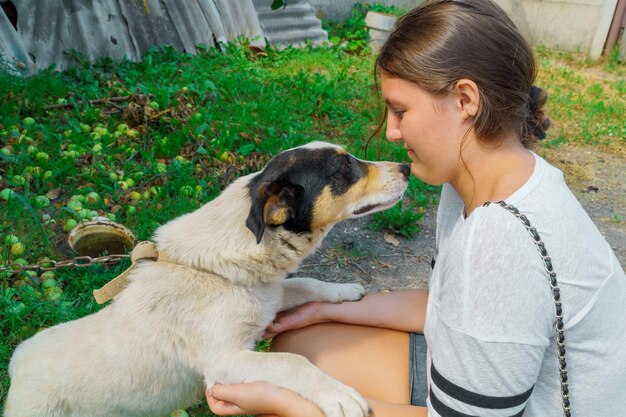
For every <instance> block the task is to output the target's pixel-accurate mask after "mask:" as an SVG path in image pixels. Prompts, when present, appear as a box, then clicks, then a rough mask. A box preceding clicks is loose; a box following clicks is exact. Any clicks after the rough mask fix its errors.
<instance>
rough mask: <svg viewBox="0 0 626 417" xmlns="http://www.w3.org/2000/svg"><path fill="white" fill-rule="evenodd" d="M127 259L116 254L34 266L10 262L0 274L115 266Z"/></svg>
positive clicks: (80, 257) (82, 257) (125, 256)
mask: <svg viewBox="0 0 626 417" xmlns="http://www.w3.org/2000/svg"><path fill="white" fill-rule="evenodd" d="M126 258H130V255H117V254H115V255H106V256H98V257H95V258H92V257H91V256H77V257H75V258H73V259H67V260H64V261H53V260H48V261H43V262H40V263H37V264H32V265H22V264H16V263H12V262H10V261H9V262H8V263H7V264H6V265H5V266H0V272H1V271H11V272H18V271H32V270H37V271H54V270H56V269H59V268H70V267H76V268H83V267H86V266H92V265H113V264H116V263H118V262H119V261H121V260H122V259H126Z"/></svg>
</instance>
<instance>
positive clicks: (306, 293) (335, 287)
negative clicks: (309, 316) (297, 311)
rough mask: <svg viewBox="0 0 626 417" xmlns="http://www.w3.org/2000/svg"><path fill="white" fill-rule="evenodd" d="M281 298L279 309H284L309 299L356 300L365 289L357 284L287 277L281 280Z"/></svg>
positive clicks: (361, 295) (306, 301) (329, 300)
mask: <svg viewBox="0 0 626 417" xmlns="http://www.w3.org/2000/svg"><path fill="white" fill-rule="evenodd" d="M281 285H282V287H283V300H282V304H281V307H280V311H285V310H289V309H292V308H294V307H297V306H299V305H302V304H304V303H308V302H309V301H327V302H331V303H339V302H341V301H356V300H360V299H361V298H363V296H364V295H365V289H363V287H362V286H360V285H359V284H336V283H332V282H324V281H320V280H317V279H314V278H288V279H284V280H282V281H281Z"/></svg>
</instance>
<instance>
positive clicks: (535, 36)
mask: <svg viewBox="0 0 626 417" xmlns="http://www.w3.org/2000/svg"><path fill="white" fill-rule="evenodd" d="M356 1H357V0H310V2H311V5H312V6H313V7H314V8H315V9H316V15H317V16H318V17H319V18H321V19H330V20H342V19H345V18H346V17H348V16H349V15H350V9H351V7H352V5H353V4H354V3H355V2H356ZM375 1H379V2H382V3H385V4H388V5H394V6H397V7H401V8H404V9H410V8H412V7H414V6H416V5H418V4H421V3H422V0H366V1H365V2H367V3H373V2H375ZM495 2H496V3H498V4H499V5H500V6H501V7H502V8H503V9H504V10H506V11H507V13H508V14H509V16H511V18H512V19H513V21H514V22H515V24H516V25H517V26H518V27H519V29H520V30H521V32H522V33H523V34H524V36H525V37H526V39H528V40H529V41H530V42H531V43H532V44H535V45H536V44H543V45H545V46H547V47H550V48H558V49H563V50H581V51H588V52H589V55H590V56H591V57H592V58H597V57H599V56H600V54H601V53H602V48H603V46H604V42H605V41H606V37H607V34H608V31H609V27H610V25H611V19H612V18H613V14H614V12H615V6H616V5H617V0H495ZM625 38H626V35H623V36H622V42H621V45H622V47H623V48H624V42H625V41H624V39H625Z"/></svg>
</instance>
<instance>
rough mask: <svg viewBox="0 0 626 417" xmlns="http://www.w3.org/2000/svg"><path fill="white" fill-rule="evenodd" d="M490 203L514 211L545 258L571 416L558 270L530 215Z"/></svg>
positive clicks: (564, 393) (564, 396)
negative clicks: (555, 270) (553, 264)
mask: <svg viewBox="0 0 626 417" xmlns="http://www.w3.org/2000/svg"><path fill="white" fill-rule="evenodd" d="M490 204H497V205H499V206H500V207H503V208H504V209H506V210H508V211H510V212H511V213H513V215H514V216H515V217H517V219H518V220H519V221H520V222H522V224H523V225H524V227H525V228H526V230H527V231H528V233H530V236H531V238H532V239H533V242H534V243H535V246H537V250H538V251H539V255H540V256H541V259H542V260H543V264H544V268H545V270H546V273H547V274H548V280H549V282H550V288H551V289H552V298H553V299H554V306H555V307H556V324H555V326H554V327H555V330H556V349H557V356H558V359H559V376H560V379H561V398H562V400H563V416H564V417H571V411H570V400H569V383H568V382H567V362H566V361H565V335H564V334H563V306H562V305H561V291H560V289H559V285H558V282H557V281H556V272H554V268H553V267H552V259H550V256H548V251H547V250H546V245H545V244H544V243H543V240H541V237H540V236H539V233H538V232H537V229H535V228H534V227H533V226H532V225H531V224H530V221H529V220H528V217H526V216H525V215H523V214H522V213H520V212H519V210H518V209H517V208H516V207H515V206H512V205H510V204H507V203H506V202H504V201H497V202H495V203H492V202H487V203H485V204H483V207H487V206H489V205H490Z"/></svg>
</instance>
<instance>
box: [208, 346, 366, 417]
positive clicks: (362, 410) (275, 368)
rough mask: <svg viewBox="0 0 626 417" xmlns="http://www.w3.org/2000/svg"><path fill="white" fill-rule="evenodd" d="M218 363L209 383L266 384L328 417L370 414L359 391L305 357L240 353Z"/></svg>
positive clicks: (226, 357)
mask: <svg viewBox="0 0 626 417" xmlns="http://www.w3.org/2000/svg"><path fill="white" fill-rule="evenodd" d="M219 363H220V364H219V365H218V366H217V370H216V372H215V373H212V375H211V376H210V377H207V378H206V379H207V383H210V381H214V382H215V383H220V384H236V383H242V382H256V381H267V382H269V383H270V384H272V385H274V386H277V387H281V388H285V389H289V390H291V391H294V392H296V393H298V394H300V395H301V396H302V397H303V398H305V399H307V400H309V401H311V402H313V403H314V404H315V405H317V406H318V407H319V408H320V409H321V410H322V412H323V413H324V415H325V416H326V417H364V416H368V415H370V413H371V411H370V410H369V407H368V405H367V402H366V401H365V399H363V397H362V396H361V395H360V394H359V393H358V392H357V391H356V390H354V389H353V388H350V387H348V386H347V385H345V384H342V383H341V382H339V381H337V380H336V379H334V378H332V377H331V376H329V375H328V374H326V373H324V372H322V371H321V370H320V369H319V368H317V367H316V366H315V365H313V364H312V363H311V362H309V360H308V359H306V358H305V357H304V356H300V355H296V354H294V353H282V352H277V353H274V352H272V353H269V352H251V351H240V352H236V353H232V354H228V355H225V356H223V357H221V358H220V361H219ZM211 386H212V385H211ZM211 386H209V388H211Z"/></svg>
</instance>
